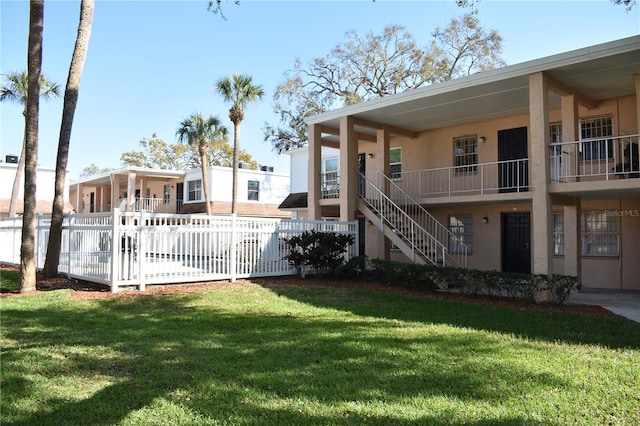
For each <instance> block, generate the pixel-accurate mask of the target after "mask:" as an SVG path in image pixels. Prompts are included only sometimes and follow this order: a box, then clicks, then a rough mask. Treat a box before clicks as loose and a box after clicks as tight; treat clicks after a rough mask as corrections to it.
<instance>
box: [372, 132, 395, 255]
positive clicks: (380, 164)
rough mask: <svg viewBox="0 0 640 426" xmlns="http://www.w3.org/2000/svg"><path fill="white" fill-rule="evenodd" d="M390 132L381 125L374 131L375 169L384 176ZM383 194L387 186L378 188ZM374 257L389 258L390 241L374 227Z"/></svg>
mask: <svg viewBox="0 0 640 426" xmlns="http://www.w3.org/2000/svg"><path fill="white" fill-rule="evenodd" d="M390 138H391V135H390V132H389V128H388V127H387V126H383V127H382V129H379V130H377V131H376V140H377V143H376V167H375V169H376V170H379V171H381V172H382V173H384V175H385V176H389V170H390V168H389V145H390V142H389V141H390ZM373 182H376V183H378V184H379V180H378V177H377V176H376V177H375V178H374V179H373ZM380 189H382V190H383V191H384V192H385V194H387V195H388V191H389V189H388V188H380ZM375 254H376V257H377V258H378V259H384V260H389V259H390V258H391V242H390V241H389V239H388V238H387V237H385V236H384V233H382V232H380V230H379V229H377V228H376V253H375Z"/></svg>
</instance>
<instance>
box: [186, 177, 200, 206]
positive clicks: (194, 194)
mask: <svg viewBox="0 0 640 426" xmlns="http://www.w3.org/2000/svg"><path fill="white" fill-rule="evenodd" d="M201 200H202V179H194V180H189V181H187V201H201Z"/></svg>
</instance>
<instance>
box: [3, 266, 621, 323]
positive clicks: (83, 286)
mask: <svg viewBox="0 0 640 426" xmlns="http://www.w3.org/2000/svg"><path fill="white" fill-rule="evenodd" d="M2 269H3V270H17V269H16V268H15V267H13V266H6V265H2ZM246 283H254V284H258V285H263V286H265V287H269V286H273V285H295V286H309V285H312V286H325V287H343V288H358V289H366V290H374V291H380V292H386V293H394V294H407V295H412V296H419V297H429V298H432V299H440V300H454V301H459V302H464V303H471V304H482V305H491V306H502V307H508V308H512V309H520V310H531V311H548V312H564V313H569V314H574V315H586V316H592V317H612V316H616V315H615V314H614V313H612V312H610V311H608V310H606V309H604V308H603V307H601V306H594V305H572V304H569V305H556V304H551V303H540V304H534V303H531V302H529V301H526V300H521V299H513V298H507V297H471V296H466V295H463V294H458V293H449V292H440V291H438V292H435V291H428V290H421V289H413V288H402V287H395V286H390V285H384V284H378V283H370V282H362V281H346V280H335V279H327V278H321V277H307V278H305V279H301V278H297V277H279V278H260V279H253V280H237V281H236V282H235V283H231V282H230V281H213V282H205V283H197V284H173V285H163V286H147V289H146V291H144V292H141V291H138V290H137V289H136V290H125V289H123V290H121V291H119V292H118V293H115V294H114V293H111V291H110V289H109V288H107V287H106V286H102V285H100V284H95V283H91V282H88V281H82V280H76V279H73V278H67V277H65V276H62V275H60V276H57V277H55V278H49V279H43V278H42V277H41V276H40V275H38V277H37V286H36V287H37V290H36V292H45V291H53V290H62V289H71V290H74V292H73V293H72V297H76V298H79V299H110V298H116V297H120V298H123V297H124V298H135V297H145V296H150V295H165V294H176V293H194V292H198V291H201V290H203V289H210V288H213V287H221V286H225V287H226V286H237V285H243V284H246ZM31 294H33V293H31ZM2 296H20V294H19V293H2Z"/></svg>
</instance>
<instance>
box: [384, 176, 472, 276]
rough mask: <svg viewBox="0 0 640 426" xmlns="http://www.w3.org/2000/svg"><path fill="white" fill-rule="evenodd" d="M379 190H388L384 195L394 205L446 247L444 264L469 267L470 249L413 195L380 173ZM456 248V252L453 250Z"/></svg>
mask: <svg viewBox="0 0 640 426" xmlns="http://www.w3.org/2000/svg"><path fill="white" fill-rule="evenodd" d="M378 178H379V181H380V182H381V184H380V185H378V189H380V188H381V187H382V188H384V189H386V191H384V190H383V192H384V193H386V194H389V195H388V197H389V199H391V200H392V201H393V202H394V203H396V204H398V205H399V206H400V207H401V208H402V209H403V210H404V211H405V212H406V213H407V214H408V215H409V216H411V217H412V218H413V219H414V220H415V221H416V222H417V223H418V224H419V225H420V226H421V227H422V228H423V229H425V230H426V232H428V233H429V234H430V235H431V236H432V237H434V238H435V239H436V240H437V241H438V242H439V243H440V244H442V245H443V246H444V247H445V257H444V259H445V260H444V262H443V263H444V264H450V265H453V266H458V267H461V268H466V267H467V258H468V255H469V247H468V246H467V245H466V244H465V243H464V241H463V240H462V238H461V237H460V236H459V235H456V234H454V233H452V232H451V231H450V230H449V228H447V227H446V226H444V225H443V224H442V223H440V222H439V221H438V219H436V218H435V217H434V216H433V215H432V214H431V213H429V212H428V211H427V210H426V209H425V208H424V207H422V206H421V205H420V204H419V203H418V202H417V201H416V200H415V199H414V198H413V197H411V195H409V194H408V193H407V192H406V191H405V190H404V189H402V188H401V187H400V186H399V185H398V184H396V183H395V182H393V180H391V179H390V178H389V177H388V176H386V175H385V174H384V173H382V172H379V173H378ZM453 248H455V250H453Z"/></svg>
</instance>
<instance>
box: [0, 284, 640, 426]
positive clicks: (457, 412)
mask: <svg viewBox="0 0 640 426" xmlns="http://www.w3.org/2000/svg"><path fill="white" fill-rule="evenodd" d="M272 283H273V281H272ZM0 308H1V318H0V320H1V326H2V327H1V336H0V337H1V342H0V343H1V345H2V358H1V373H2V376H1V380H2V382H1V385H2V388H1V392H2V393H1V407H0V409H1V418H0V423H2V424H3V425H39V424H52V425H55V424H59V425H75V424H78V425H79V424H91V425H107V424H109V425H110V424H122V425H186V424H189V425H193V424H195V425H217V424H221V425H222V424H231V425H256V424H263V425H294V424H295V425H305V424H308V425H318V424H320V425H333V424H335V425H343V424H344V425H348V424H357V425H362V424H378V425H390V424H396V425H429V424H434V425H441V424H500V425H506V424H514V425H520V424H536V425H537V424H549V425H556V424H558V425H559V424H582V425H588V424H592V425H603V424H614V425H617V424H619V425H637V424H640V324H637V323H633V322H631V321H629V320H625V319H622V318H618V317H611V318H594V317H587V316H577V315H569V314H564V313H553V312H543V311H535V312H534V311H527V310H518V309H509V308H501V307H493V306H484V305H469V304H463V303H459V302H453V301H446V300H435V299H430V298H426V297H411V296H407V295H395V294H388V293H378V292H374V291H368V290H362V289H346V288H335V287H331V288H330V287H320V286H292V285H284V284H282V285H280V284H269V285H259V284H256V283H242V284H240V283H238V284H220V285H212V286H210V287H209V288H206V289H204V290H201V291H197V292H190V293H177V294H166V295H153V296H139V297H138V296H136V297H133V296H126V295H123V296H119V297H114V298H105V299H80V298H78V297H76V296H75V295H74V292H72V291H70V290H57V291H51V292H41V293H38V294H34V295H29V296H10V297H2V298H0Z"/></svg>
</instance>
